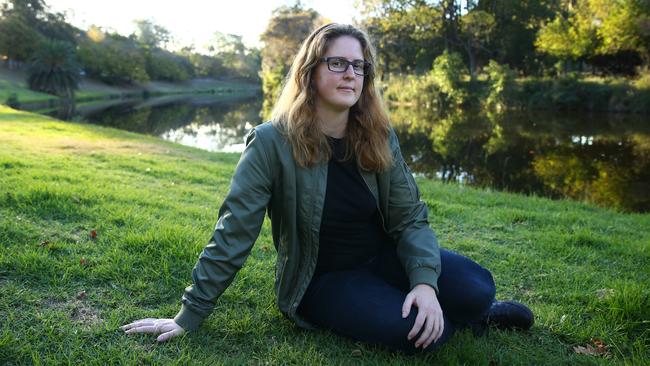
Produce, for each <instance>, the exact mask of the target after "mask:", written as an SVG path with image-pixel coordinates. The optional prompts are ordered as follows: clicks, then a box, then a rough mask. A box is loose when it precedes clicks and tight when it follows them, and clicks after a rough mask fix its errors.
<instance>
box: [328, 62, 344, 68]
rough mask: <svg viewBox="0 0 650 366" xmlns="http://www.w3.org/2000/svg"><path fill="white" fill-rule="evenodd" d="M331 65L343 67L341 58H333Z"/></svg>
mask: <svg viewBox="0 0 650 366" xmlns="http://www.w3.org/2000/svg"><path fill="white" fill-rule="evenodd" d="M330 65H332V66H334V67H341V65H342V63H341V60H332V61H330Z"/></svg>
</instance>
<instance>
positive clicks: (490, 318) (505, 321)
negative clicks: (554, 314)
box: [487, 300, 535, 330]
mask: <svg viewBox="0 0 650 366" xmlns="http://www.w3.org/2000/svg"><path fill="white" fill-rule="evenodd" d="M534 322H535V318H534V317H533V312H532V311H530V309H529V308H528V307H527V306H526V305H524V304H521V303H518V302H516V301H512V300H510V301H495V302H493V303H492V306H491V307H490V310H489V311H488V315H487V324H488V325H494V326H495V327H497V328H499V329H521V330H528V329H530V327H532V326H533V323H534Z"/></svg>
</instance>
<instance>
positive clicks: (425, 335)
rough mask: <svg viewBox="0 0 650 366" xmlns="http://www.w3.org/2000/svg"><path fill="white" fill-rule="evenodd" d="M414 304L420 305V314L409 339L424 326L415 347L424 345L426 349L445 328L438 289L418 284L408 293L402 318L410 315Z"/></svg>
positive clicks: (403, 306)
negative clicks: (437, 293)
mask: <svg viewBox="0 0 650 366" xmlns="http://www.w3.org/2000/svg"><path fill="white" fill-rule="evenodd" d="M412 305H415V306H417V307H418V315H417V317H416V318H415V324H414V325H413V328H412V329H411V331H410V332H409V334H408V339H409V340H411V339H413V337H415V336H416V335H417V334H418V333H419V332H420V329H422V327H423V326H424V331H423V332H422V334H421V335H420V338H418V340H417V341H416V342H415V348H417V347H420V346H422V349H424V348H426V347H428V346H429V345H430V344H431V343H432V342H435V341H437V340H438V339H439V338H440V336H442V331H443V330H444V329H445V320H444V318H443V317H442V309H441V308H440V303H439V302H438V297H437V296H436V291H435V290H434V289H433V287H431V286H429V285H425V284H420V285H416V286H415V287H414V288H413V290H411V292H409V293H408V295H406V299H405V300H404V305H402V318H406V317H407V316H408V315H409V313H410V312H411V306H412Z"/></svg>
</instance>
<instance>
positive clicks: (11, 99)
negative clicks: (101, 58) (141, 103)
mask: <svg viewBox="0 0 650 366" xmlns="http://www.w3.org/2000/svg"><path fill="white" fill-rule="evenodd" d="M26 80H27V76H26V74H25V71H23V70H10V69H8V68H6V67H0V103H2V104H6V105H13V106H18V105H30V106H32V107H48V106H50V107H51V106H53V105H55V104H57V103H59V102H60V98H58V97H56V96H53V95H50V94H45V93H39V92H36V91H33V90H30V89H29V88H28V87H27V81H26ZM259 91H260V86H259V85H256V84H250V83H242V82H238V81H232V80H216V79H193V80H188V81H186V82H179V83H169V82H164V81H152V82H148V83H145V84H140V85H133V86H111V85H107V84H104V83H101V82H99V81H96V80H92V79H89V78H85V77H84V78H82V80H81V82H80V84H79V90H78V91H77V92H76V93H75V102H87V101H92V100H106V99H115V98H128V97H142V96H154V95H169V94H197V93H212V94H233V93H238V94H253V93H257V92H259Z"/></svg>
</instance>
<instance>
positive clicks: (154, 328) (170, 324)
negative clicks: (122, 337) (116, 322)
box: [120, 318, 185, 342]
mask: <svg viewBox="0 0 650 366" xmlns="http://www.w3.org/2000/svg"><path fill="white" fill-rule="evenodd" d="M120 329H122V330H123V331H124V332H125V333H126V334H131V333H153V334H160V335H159V336H158V338H156V340H157V341H158V342H164V341H166V340H168V339H170V338H173V337H176V336H179V335H182V334H183V333H185V329H183V328H182V327H181V326H180V325H178V324H176V322H175V321H174V319H154V318H147V319H140V320H136V321H134V322H133V323H130V324H126V325H123V326H121V327H120Z"/></svg>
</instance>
